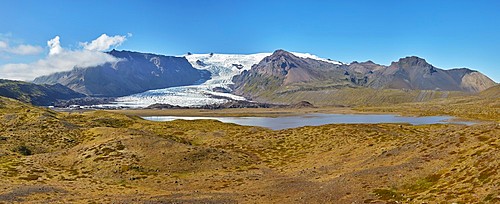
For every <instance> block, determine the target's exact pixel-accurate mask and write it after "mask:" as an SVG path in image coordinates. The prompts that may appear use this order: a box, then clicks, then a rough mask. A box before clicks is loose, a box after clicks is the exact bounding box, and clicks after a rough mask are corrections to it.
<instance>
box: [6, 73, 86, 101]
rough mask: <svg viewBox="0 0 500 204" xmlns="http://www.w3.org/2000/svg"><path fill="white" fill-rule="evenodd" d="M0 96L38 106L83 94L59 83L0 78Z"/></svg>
mask: <svg viewBox="0 0 500 204" xmlns="http://www.w3.org/2000/svg"><path fill="white" fill-rule="evenodd" d="M0 96H4V97H9V98H13V99H17V100H20V101H23V102H26V103H31V104H34V105H39V106H48V105H52V104H53V103H54V102H55V101H57V100H67V99H72V98H79V97H84V96H85V95H83V94H80V93H77V92H74V91H73V90H71V89H69V88H67V87H65V86H63V85H60V84H55V85H45V84H44V85H37V84H33V83H28V82H23V81H12V80H5V79H0Z"/></svg>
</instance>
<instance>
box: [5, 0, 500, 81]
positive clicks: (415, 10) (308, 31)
mask: <svg viewBox="0 0 500 204" xmlns="http://www.w3.org/2000/svg"><path fill="white" fill-rule="evenodd" d="M0 5H2V6H0V19H2V20H1V21H0V41H4V42H6V45H3V47H4V51H3V52H1V51H0V66H2V65H5V64H15V63H28V64H29V63H32V62H35V61H37V60H40V59H44V58H47V55H48V53H49V48H48V47H47V41H48V40H50V39H53V38H54V37H55V36H60V46H61V47H62V48H64V49H65V50H72V51H77V50H81V49H82V47H83V45H82V42H83V43H85V42H88V43H90V42H91V41H92V40H94V39H96V38H97V37H99V36H101V35H102V34H107V35H108V36H123V37H125V38H126V40H124V41H120V42H119V43H117V44H113V45H112V46H109V49H111V48H113V47H117V49H125V50H135V51H142V52H152V53H159V54H166V55H179V54H183V53H186V52H193V53H208V52H215V53H256V52H272V51H273V50H276V49H285V50H289V51H295V52H308V53H312V54H315V55H318V56H320V57H324V58H331V59H335V60H339V61H342V62H351V61H354V60H356V61H366V60H372V61H374V62H376V63H380V64H386V65H387V64H389V63H390V62H391V61H396V60H398V59H399V58H401V57H405V56H409V55H416V56H420V57H423V58H425V59H427V61H428V62H430V63H431V64H433V65H435V66H437V67H440V68H453V67H469V68H472V69H475V70H479V71H481V72H483V73H485V74H486V75H488V76H489V77H491V78H492V79H494V80H495V81H497V82H500V58H499V54H500V12H499V11H500V1H481V0H478V1H459V0H454V1H451V0H439V1H434V0H433V1H427V0H423V1H422V0H419V1H401V0H394V1H384V0H377V1H374V0H366V1H356V0H352V1H333V0H332V1H319V0H318V1H292V0H288V1H278V0H276V1H259V0H252V1H250V0H241V1H240V0H232V1H226V0H199V1H183V0H178V1H118V0H113V1H102V0H99V1H89V0H85V1H11V0H7V1H3V0H0ZM20 45H26V46H28V45H29V46H32V47H23V48H24V49H21V50H18V48H19V49H20V47H19V46H20ZM118 45H119V46H118ZM1 47H2V44H1V43H0V48H1ZM104 48H108V47H104ZM6 50H7V51H6ZM100 51H102V50H100ZM26 67H29V66H26ZM4 70H14V69H4ZM26 70H28V68H26ZM2 75H5V71H4V73H0V78H2ZM4 77H5V76H4Z"/></svg>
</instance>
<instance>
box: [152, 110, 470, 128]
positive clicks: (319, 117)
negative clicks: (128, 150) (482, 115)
mask: <svg viewBox="0 0 500 204" xmlns="http://www.w3.org/2000/svg"><path fill="white" fill-rule="evenodd" d="M143 118H144V119H146V120H150V121H173V120H205V119H209V120H218V121H221V122H223V123H235V124H238V125H245V126H259V127H266V128H270V129H273V130H282V129H288V128H296V127H303V126H319V125H325V124H376V123H409V124H412V125H425V124H463V125H472V124H475V123H474V122H467V121H457V120H454V119H455V118H454V117H451V116H425V117H408V116H398V115H380V114H375V115H368V114H366V115H365V114H320V113H318V114H305V115H300V116H283V117H194V116H193V117H192V116H148V117H143Z"/></svg>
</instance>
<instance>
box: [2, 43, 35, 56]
mask: <svg viewBox="0 0 500 204" xmlns="http://www.w3.org/2000/svg"><path fill="white" fill-rule="evenodd" d="M8 52H10V53H12V54H16V55H37V54H40V53H42V52H43V48H42V47H40V46H33V45H19V46H17V47H13V48H10V49H9V51H8Z"/></svg>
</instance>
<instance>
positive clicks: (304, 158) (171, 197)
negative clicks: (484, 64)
mask: <svg viewBox="0 0 500 204" xmlns="http://www.w3.org/2000/svg"><path fill="white" fill-rule="evenodd" d="M0 99H1V100H0V121H1V126H0V179H1V180H2V182H1V183H0V203H1V202H4V203H12V202H28V203H30V202H31V203H39V202H49V203H138V202H139V203H286V202H288V203H353V202H355V203H395V202H416V203H422V202H425V203H439V202H446V203H451V202H457V203H478V202H484V203H497V202H500V194H499V192H500V183H499V182H500V174H499V173H498V171H497V169H499V168H500V163H499V162H500V158H499V157H500V152H499V150H500V125H499V124H498V120H500V119H499V118H498V115H496V116H495V115H489V113H490V112H492V111H493V112H495V111H498V109H497V108H498V107H497V106H496V105H494V106H492V107H493V108H488V107H486V108H484V110H485V111H483V115H482V116H481V117H475V119H486V120H487V121H489V122H485V123H481V124H477V125H472V126H466V125H449V124H446V125H445V124H436V125H420V126H412V125H406V124H359V125H342V124H340V125H323V126H319V127H302V128H294V129H286V130H279V131H272V130H269V129H265V128H259V127H247V126H238V125H234V124H225V123H220V122H217V121H213V120H202V121H172V122H151V121H146V120H143V119H141V118H139V117H137V116H133V115H137V114H136V113H130V112H123V111H122V112H121V113H126V114H133V115H125V114H118V113H112V112H104V111H96V112H85V113H82V114H80V113H57V112H53V111H50V110H47V109H42V108H37V107H32V106H29V105H26V104H22V103H19V102H16V101H13V100H10V99H4V98H0ZM436 106H438V105H436ZM416 107H417V106H416V105H414V106H411V108H408V110H412V111H407V112H408V113H410V114H411V113H417V112H416V111H414V110H416ZM447 107H453V106H447ZM326 109H329V108H325V110H326ZM373 109H374V108H371V109H370V108H366V109H361V108H360V109H359V110H356V111H364V110H368V111H375V110H373ZM298 110H299V112H300V111H303V112H304V113H306V112H308V111H322V110H323V109H322V108H318V109H298ZM329 110H331V111H333V112H336V113H339V112H345V113H351V111H353V110H347V109H329ZM380 110H385V111H389V110H393V111H397V110H400V111H401V112H403V111H402V110H403V109H401V107H397V106H394V107H390V108H389V107H386V108H383V109H382V108H381V109H380ZM436 110H437V109H436ZM445 110H448V109H445V108H444V107H443V111H441V112H446V111H445ZM453 110H455V109H453ZM173 111H180V112H177V113H178V114H184V115H189V114H205V113H204V112H203V111H201V110H188V111H185V112H182V111H184V110H173ZM247 111H248V110H247V109H245V110H237V109H234V110H223V111H220V112H217V111H213V112H211V116H214V115H213V113H218V114H222V115H225V116H228V115H231V114H234V115H233V116H242V115H244V114H245V112H247ZM250 112H251V114H252V115H258V116H262V115H263V114H264V115H266V114H267V115H283V114H285V115H286V114H296V113H297V111H295V110H294V111H290V110H281V109H272V110H270V111H269V110H259V109H255V110H254V109H252V110H251V111H250ZM421 112H422V113H425V110H424V109H422V111H421ZM441 112H438V111H436V114H438V113H441ZM153 113H154V115H159V113H158V112H157V111H156V113H155V112H150V113H148V112H143V113H141V115H148V114H153ZM465 113H468V112H465ZM465 113H464V116H466V115H465ZM166 114H169V115H170V114H172V112H169V113H166ZM484 114H486V115H484ZM267 115H266V116H267ZM452 115H453V114H452ZM457 115H458V116H460V114H457ZM245 116H246V115H245ZM488 119H489V120H488Z"/></svg>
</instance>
